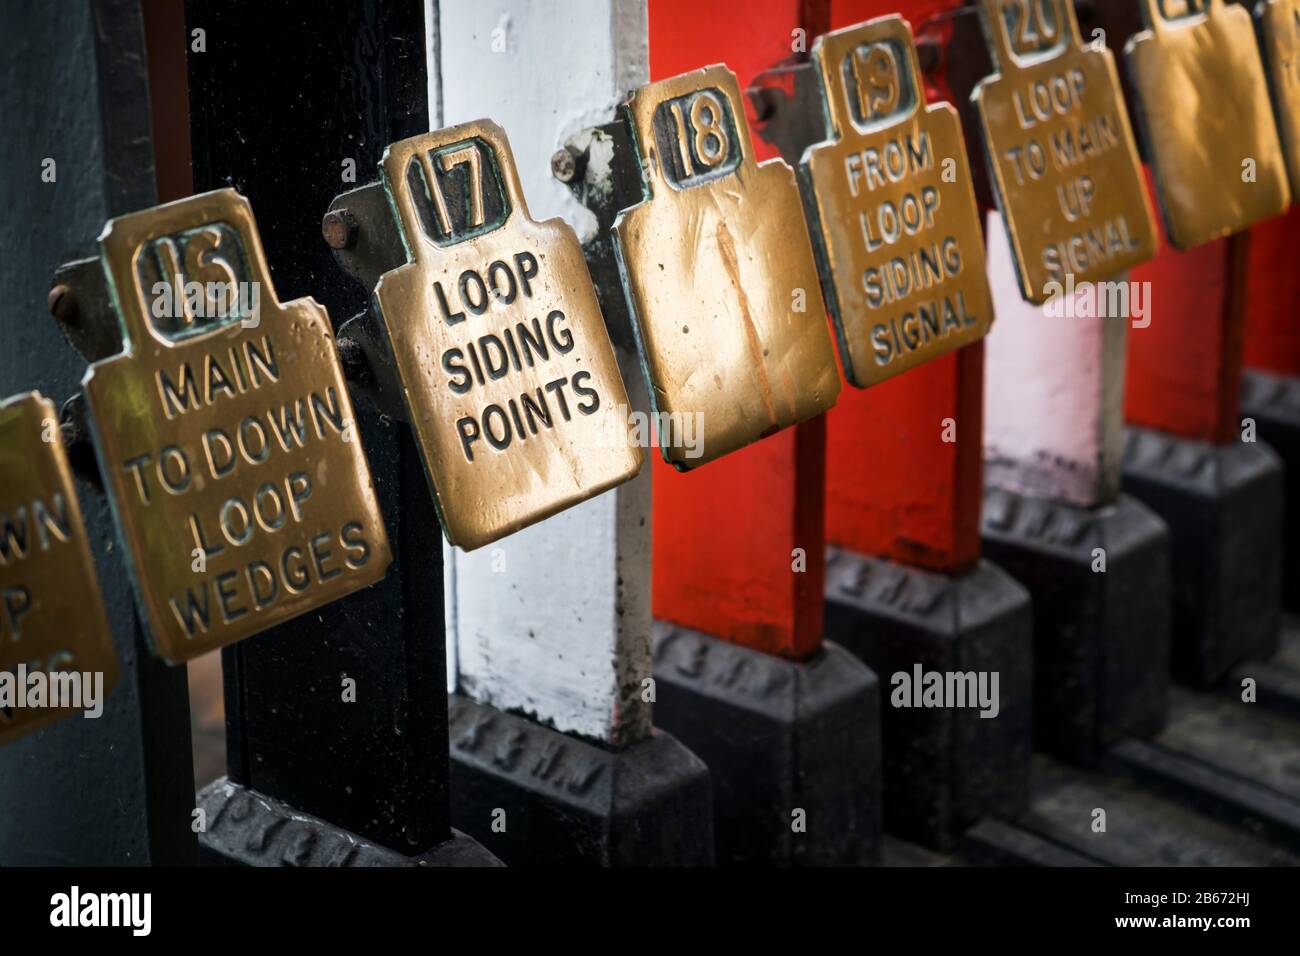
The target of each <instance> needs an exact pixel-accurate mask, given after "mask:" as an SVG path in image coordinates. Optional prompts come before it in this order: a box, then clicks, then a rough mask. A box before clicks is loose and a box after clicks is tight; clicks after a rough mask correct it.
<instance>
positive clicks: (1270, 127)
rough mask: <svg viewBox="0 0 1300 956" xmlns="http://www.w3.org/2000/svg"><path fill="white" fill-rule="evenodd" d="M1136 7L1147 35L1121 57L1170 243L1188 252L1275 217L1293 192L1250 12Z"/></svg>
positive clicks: (1231, 7) (1181, 0) (1214, 1)
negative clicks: (1133, 94)
mask: <svg viewBox="0 0 1300 956" xmlns="http://www.w3.org/2000/svg"><path fill="white" fill-rule="evenodd" d="M1140 2H1141V4H1142V10H1143V16H1144V18H1145V20H1146V23H1147V29H1146V30H1144V31H1143V32H1141V33H1136V34H1134V35H1133V36H1132V37H1130V38H1129V41H1128V44H1127V45H1126V46H1125V48H1124V55H1125V56H1126V57H1127V58H1128V64H1129V72H1130V74H1131V75H1132V77H1133V84H1134V87H1135V88H1136V90H1137V99H1138V101H1139V103H1140V107H1139V109H1140V110H1141V113H1142V117H1141V118H1142V123H1141V128H1142V130H1143V136H1144V139H1145V141H1146V144H1147V154H1148V157H1149V160H1150V162H1151V167H1152V171H1153V172H1154V173H1155V180H1156V192H1157V194H1158V196H1159V199H1160V212H1161V216H1162V217H1163V218H1164V222H1165V229H1166V231H1167V232H1168V234H1169V241H1170V242H1172V243H1173V244H1174V245H1175V246H1177V247H1178V248H1179V249H1190V248H1192V247H1193V246H1199V245H1201V244H1202V243H1205V242H1209V241H1210V240H1212V239H1217V238H1220V237H1221V236H1227V235H1231V234H1232V233H1234V232H1239V231H1240V230H1242V229H1245V228H1246V227H1247V226H1249V225H1250V224H1251V223H1254V222H1258V221H1259V220H1261V219H1266V218H1268V217H1269V216H1276V215H1278V214H1280V213H1281V212H1283V211H1284V210H1285V209H1286V208H1287V206H1289V205H1290V203H1291V190H1290V186H1289V184H1288V182H1287V172H1286V163H1285V160H1284V159H1283V156H1282V146H1281V142H1280V140H1279V139H1278V134H1277V125H1276V123H1275V122H1274V119H1273V110H1272V107H1271V105H1270V103H1269V97H1268V88H1267V84H1266V82H1265V79H1264V68H1263V64H1262V62H1261V60H1260V54H1259V47H1258V46H1257V44H1256V41H1255V36H1254V30H1253V28H1252V25H1251V17H1250V13H1249V11H1247V10H1246V9H1245V8H1244V7H1239V6H1236V5H1235V4H1224V3H1223V2H1222V0H1202V3H1203V4H1204V7H1203V9H1200V8H1198V7H1197V6H1196V4H1194V3H1191V2H1189V0H1164V2H1165V7H1164V12H1162V10H1161V5H1160V0H1140ZM1198 9H1199V10H1200V12H1197V11H1198ZM1247 160H1251V161H1253V163H1254V173H1253V180H1254V181H1246V179H1245V176H1246V175H1247V174H1248V168H1247V167H1245V166H1244V164H1245V163H1246V161H1247Z"/></svg>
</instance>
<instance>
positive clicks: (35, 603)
mask: <svg viewBox="0 0 1300 956" xmlns="http://www.w3.org/2000/svg"><path fill="white" fill-rule="evenodd" d="M94 674H103V678H102V680H103V683H102V686H101V687H100V688H99V689H98V691H97V693H98V694H100V695H102V696H101V697H100V701H99V702H100V703H102V698H103V697H107V695H108V693H109V691H111V690H112V689H113V685H114V684H116V683H117V677H118V664H117V654H116V652H115V651H114V649H113V641H112V637H111V636H110V633H109V629H108V618H107V617H106V615H105V613H104V601H103V598H102V597H101V596H100V592H99V579H98V578H97V577H96V575H95V564H94V560H93V559H92V558H91V551H90V544H89V542H88V541H87V539H86V528H85V525H84V524H83V523H82V519H81V506H80V504H79V503H78V502H77V494H76V490H75V489H74V488H73V483H72V472H71V470H70V469H69V468H68V458H67V455H66V454H65V453H64V450H63V442H62V439H61V438H60V435H59V424H58V416H57V415H56V413H55V411H54V405H53V404H51V403H50V401H49V400H48V399H46V398H44V397H42V396H41V395H39V394H38V393H36V392H31V393H29V394H26V395H19V396H15V397H14V398H11V399H9V400H8V401H6V402H3V403H0V681H2V682H4V686H3V687H0V745H2V744H6V743H8V742H9V741H11V740H16V739H17V738H18V737H21V736H22V735H23V734H26V733H28V732H29V731H32V730H35V729H36V728H37V727H41V726H44V725H45V724H48V723H51V722H53V721H54V720H57V719H59V718H60V717H66V716H68V715H70V714H74V713H77V712H78V709H76V708H73V707H65V708H61V709H55V708H52V707H50V706H49V704H50V703H54V702H58V701H60V700H61V701H67V700H68V697H67V696H62V695H60V696H59V697H58V698H57V699H56V698H55V696H53V695H52V694H51V691H52V690H54V686H53V685H54V683H55V681H57V682H58V683H59V684H60V685H61V686H62V687H63V688H69V687H70V684H71V680H72V679H73V675H77V676H76V680H77V681H78V683H79V685H80V687H81V699H82V700H83V701H84V700H85V695H86V693H87V690H88V688H87V687H86V681H87V680H88V679H90V680H95V679H96V678H93V677H92V676H90V675H94ZM32 675H37V676H36V677H35V678H33V676H32ZM55 675H58V676H57V677H56V676H55ZM20 677H21V679H20ZM19 685H21V687H20V686H19ZM37 685H43V689H42V690H41V691H40V695H39V697H38V696H37V693H36V692H37V690H38V686H37ZM71 696H74V697H75V696H76V692H75V690H73V691H72V694H71ZM84 709H85V708H82V710H84Z"/></svg>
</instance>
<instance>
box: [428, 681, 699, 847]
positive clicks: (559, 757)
mask: <svg viewBox="0 0 1300 956" xmlns="http://www.w3.org/2000/svg"><path fill="white" fill-rule="evenodd" d="M451 739H452V763H451V767H452V804H453V815H454V819H455V821H456V825H457V826H459V827H461V828H462V829H464V830H465V832H467V833H469V834H471V835H473V836H474V837H476V838H477V839H479V840H481V841H482V842H483V845H484V846H486V847H488V848H489V849H490V850H492V852H494V853H496V854H498V855H500V857H501V858H502V859H503V860H505V861H506V862H507V863H509V864H510V865H512V866H513V865H524V866H537V865H555V864H562V865H582V866H707V865H709V864H711V863H712V862H713V860H714V856H713V812H712V810H713V803H712V798H711V795H710V788H709V769H708V768H707V767H706V766H705V765H704V762H703V761H701V760H700V759H699V757H697V756H695V754H693V753H691V752H690V751H689V750H687V749H686V748H685V747H683V746H682V745H681V744H680V743H678V742H677V741H676V740H674V739H673V738H672V737H671V736H670V735H669V734H666V733H663V732H661V731H658V730H656V731H655V732H654V733H652V734H651V735H650V736H649V737H646V738H645V739H643V740H638V741H637V742H636V743H633V744H630V745H628V746H626V747H622V748H619V749H609V748H606V747H603V746H600V745H597V744H595V743H591V742H588V741H586V740H582V739H580V738H578V737H575V736H573V735H571V734H562V733H560V732H558V731H556V730H552V729H551V728H549V727H543V726H542V725H541V724H538V723H535V722H533V721H531V720H529V719H528V718H526V717H519V716H516V715H514V714H508V713H506V712H504V711H501V710H498V709H497V708H495V707H489V706H487V705H484V704H480V703H478V702H477V701H473V700H470V699H469V698H468V697H464V696H462V695H460V694H453V695H452V698H451Z"/></svg>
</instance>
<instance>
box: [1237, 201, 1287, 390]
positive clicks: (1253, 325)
mask: <svg viewBox="0 0 1300 956" xmlns="http://www.w3.org/2000/svg"><path fill="white" fill-rule="evenodd" d="M1297 257H1300V207H1296V208H1293V209H1292V210H1291V211H1290V212H1288V213H1287V214H1286V215H1285V216H1279V217H1278V218H1276V219H1270V220H1269V221H1268V222H1263V223H1260V224H1259V225H1258V226H1255V227H1254V228H1253V229H1251V231H1250V248H1249V250H1248V251H1247V254H1246V306H1245V308H1246V341H1245V360H1246V365H1247V366H1249V367H1250V368H1258V369H1263V370H1265V371H1268V372H1276V373H1277V374H1279V375H1292V376H1300V268H1297Z"/></svg>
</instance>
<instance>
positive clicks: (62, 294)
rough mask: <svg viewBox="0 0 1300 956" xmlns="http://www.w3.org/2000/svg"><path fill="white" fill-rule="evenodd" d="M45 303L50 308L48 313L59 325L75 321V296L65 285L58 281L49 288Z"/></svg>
mask: <svg viewBox="0 0 1300 956" xmlns="http://www.w3.org/2000/svg"><path fill="white" fill-rule="evenodd" d="M46 304H47V305H48V306H49V308H50V315H52V316H54V318H55V319H57V320H58V322H59V323H60V324H61V325H71V324H73V323H74V322H76V321H77V311H78V310H77V297H76V296H75V295H74V294H73V292H72V290H71V289H69V288H68V287H67V286H66V285H63V284H62V283H60V284H59V285H56V286H55V287H54V288H53V289H51V290H50V295H49V298H48V299H46Z"/></svg>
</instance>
